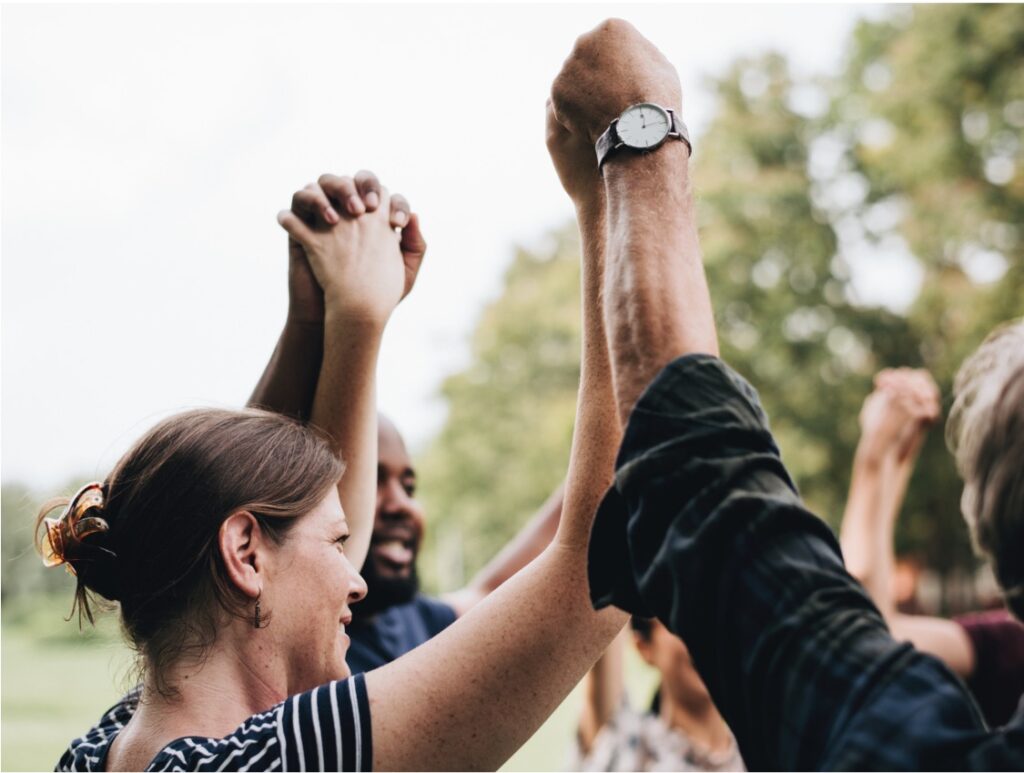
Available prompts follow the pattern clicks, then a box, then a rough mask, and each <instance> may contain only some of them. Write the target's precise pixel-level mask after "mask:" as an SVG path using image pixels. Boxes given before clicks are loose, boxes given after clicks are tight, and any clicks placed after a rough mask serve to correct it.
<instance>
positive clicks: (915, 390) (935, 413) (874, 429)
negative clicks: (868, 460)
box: [860, 368, 941, 461]
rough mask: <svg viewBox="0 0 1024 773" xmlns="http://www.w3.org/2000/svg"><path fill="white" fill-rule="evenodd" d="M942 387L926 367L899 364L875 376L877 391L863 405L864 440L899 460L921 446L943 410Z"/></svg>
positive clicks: (878, 450)
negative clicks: (939, 386) (921, 368)
mask: <svg viewBox="0 0 1024 773" xmlns="http://www.w3.org/2000/svg"><path fill="white" fill-rule="evenodd" d="M940 399H941V398H940V394H939V388H938V386H937V385H936V384H935V380H934V379H933V378H932V377H931V374H929V373H928V372H927V371H924V370H911V369H910V368H899V369H895V370H883V371H882V372H881V373H879V374H878V375H876V376H875V391H874V392H872V393H871V394H870V395H868V398H867V399H866V400H865V401H864V407H863V409H861V414H860V425H861V431H862V433H863V438H864V441H865V442H866V444H867V446H868V447H869V448H870V449H871V450H872V452H873V453H876V454H879V455H881V454H886V453H890V452H893V453H895V454H896V457H897V459H899V460H900V461H902V460H904V459H907V458H908V457H910V456H912V455H913V454H914V453H916V451H917V450H918V449H919V448H920V445H921V441H922V440H923V439H924V434H925V431H926V430H927V428H928V427H929V426H931V425H932V424H933V423H934V422H935V421H936V420H937V419H938V418H939V415H940V413H941V406H940Z"/></svg>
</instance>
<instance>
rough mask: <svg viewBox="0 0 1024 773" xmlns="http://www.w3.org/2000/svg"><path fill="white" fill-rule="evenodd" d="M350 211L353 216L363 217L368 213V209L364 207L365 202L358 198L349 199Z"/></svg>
mask: <svg viewBox="0 0 1024 773" xmlns="http://www.w3.org/2000/svg"><path fill="white" fill-rule="evenodd" d="M348 211H349V212H351V213H352V214H353V215H361V214H363V212H365V211H366V207H364V206H363V200H362V199H361V198H359V197H358V196H355V195H353V196H349V197H348Z"/></svg>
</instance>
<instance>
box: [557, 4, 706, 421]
mask: <svg viewBox="0 0 1024 773" xmlns="http://www.w3.org/2000/svg"><path fill="white" fill-rule="evenodd" d="M552 94H553V100H554V108H555V114H556V116H557V118H558V120H559V122H560V123H561V124H562V125H563V126H565V127H566V128H568V129H569V130H570V131H572V132H573V133H574V134H576V135H578V136H580V137H584V138H586V140H587V141H588V142H589V143H591V144H593V143H594V142H595V141H596V140H597V139H598V137H599V136H600V135H601V134H602V133H603V132H604V131H605V130H606V129H607V128H608V126H609V124H610V123H611V121H612V120H614V119H615V118H617V117H618V116H619V115H620V114H621V113H622V112H623V111H624V110H625V109H626V108H627V107H630V106H631V105H633V104H637V103H641V102H654V103H657V104H659V105H661V106H662V107H665V108H669V109H672V110H675V111H676V113H677V114H679V113H680V111H681V107H682V91H681V89H680V86H679V76H678V75H677V74H676V71H675V68H674V67H673V66H672V65H671V64H670V63H669V62H668V60H666V59H665V57H664V56H663V55H662V54H661V52H660V51H658V49H657V48H655V47H654V46H653V45H652V44H651V43H650V42H648V41H647V40H646V39H645V38H644V37H643V36H641V35H640V34H639V33H638V32H637V31H636V30H635V29H634V28H633V27H632V25H630V24H629V23H627V22H624V21H621V20H615V19H613V20H609V21H606V22H604V23H603V24H601V25H600V26H598V27H597V28H596V29H595V30H594V31H593V32H591V33H589V34H588V35H584V36H583V37H581V38H580V39H579V41H578V42H577V45H576V50H575V51H574V52H573V56H572V57H570V59H569V61H568V62H566V65H565V67H564V68H563V70H562V73H561V74H560V75H559V77H558V80H557V81H556V82H555V85H554V88H553V91H552ZM604 183H605V195H606V197H607V212H608V223H607V234H608V235H607V245H608V246H607V251H608V254H607V261H606V265H605V278H604V286H605V306H604V314H605V324H606V329H607V335H608V341H609V349H610V354H611V362H612V365H613V368H614V373H615V376H614V380H615V396H616V400H617V402H618V406H619V414H620V417H621V418H622V420H623V421H625V419H626V418H627V417H628V415H629V411H630V409H631V408H632V406H633V404H634V403H635V402H636V400H637V398H638V397H639V396H640V393H641V392H642V391H643V389H644V388H645V387H646V386H647V384H648V383H649V382H650V381H651V379H653V378H654V376H655V375H656V374H657V373H658V372H659V371H660V370H661V368H662V367H664V366H665V365H666V364H667V363H669V362H670V361H672V360H673V359H675V358H676V357H678V356H679V355H682V354H687V353H690V352H705V353H710V354H717V353H718V340H717V338H716V335H715V325H714V319H713V317H712V312H711V300H710V297H709V295H708V289H707V282H706V280H705V278H704V267H703V264H702V262H701V254H700V245H699V243H698V240H697V222H696V216H695V212H694V207H693V196H692V194H691V191H690V177H689V150H688V147H687V145H686V144H684V143H683V142H679V141H672V140H669V141H666V143H665V144H664V145H662V146H661V147H660V148H658V149H657V150H656V151H654V152H652V153H648V154H641V153H637V152H629V151H624V152H619V153H613V154H611V155H610V156H609V157H608V160H607V161H606V162H605V165H604ZM667 266H671V270H669V269H667V268H666V267H667Z"/></svg>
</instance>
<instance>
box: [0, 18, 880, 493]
mask: <svg viewBox="0 0 1024 773" xmlns="http://www.w3.org/2000/svg"><path fill="white" fill-rule="evenodd" d="M864 13H878V11H877V9H875V10H873V11H871V10H866V9H865V7H864V6H859V7H858V6H843V5H824V6H807V5H803V6H793V5H790V6H771V5H756V6H738V5H717V6H699V5H688V6H668V5H658V6H636V5H633V6H622V5H608V6H598V5H561V6H539V5H531V6H504V5H474V6H439V5H414V6H399V5H380V4H378V5H374V6H363V5H343V6H326V5H315V6H303V7H298V8H296V7H292V6H266V5H261V6H244V5H230V6H218V7H206V6H201V5H178V6H152V5H142V6H123V5H117V6H109V5H108V6H87V5H76V6H70V7H68V6H64V7H57V6H43V7H39V6H10V5H8V6H5V7H4V8H3V18H2V31H0V36H2V40H0V43H2V162H3V173H2V244H0V249H2V260H3V265H2V271H3V273H2V300H3V310H2V317H3V320H2V321H3V325H2V326H3V332H2V337H3V360H2V368H3V371H2V373H3V376H2V391H3V398H2V409H3V425H2V426H3V430H2V440H3V448H2V451H3V466H2V476H3V480H4V481H12V480H24V481H27V482H30V483H32V484H34V485H37V486H53V485H57V484H60V483H62V482H64V480H65V479H66V478H68V477H69V476H71V475H77V474H83V475H93V476H97V477H102V476H103V475H105V474H106V472H107V471H108V469H109V467H110V465H111V464H112V463H113V462H114V461H115V460H116V458H117V457H118V456H119V455H120V454H121V453H122V452H123V451H124V450H125V449H126V447H127V446H128V444H130V443H131V442H132V441H133V440H134V439H135V438H137V437H138V435H139V434H140V433H141V432H143V431H144V430H145V429H146V428H148V427H149V426H150V425H152V424H153V423H154V422H155V421H156V420H158V419H159V418H161V417H163V416H165V415H167V414H169V413H171V412H174V411H178V410H181V409H183V408H187V407H193V406H197V405H217V406H240V405H242V404H243V403H244V402H245V400H246V398H247V397H248V395H249V392H250V391H251V389H252V387H253V385H254V383H255V381H256V379H257V378H258V376H259V374H260V372H261V370H262V368H263V366H264V364H265V361H266V358H267V356H268V355H269V353H270V351H271V349H272V348H273V345H274V342H275V339H276V337H277V335H278V332H279V330H280V327H281V324H282V322H283V320H284V315H285V309H286V285H285V267H286V252H285V236H284V234H283V232H281V231H280V230H279V228H278V226H277V224H276V222H275V219H274V216H275V213H276V212H277V211H278V210H279V209H280V208H282V207H284V206H287V204H288V203H289V200H290V197H291V194H292V192H293V191H294V190H295V189H297V188H299V187H301V186H302V185H304V184H305V183H307V182H309V181H311V180H314V179H316V177H317V176H318V175H319V174H320V173H321V172H325V171H331V172H337V173H352V172H355V171H356V170H357V169H360V168H364V167H365V168H369V169H372V170H374V171H376V172H377V173H378V174H379V175H380V177H381V179H382V180H383V181H384V182H385V184H387V185H388V186H389V187H391V188H392V190H396V191H401V192H403V193H405V194H406V195H407V196H408V197H409V199H410V200H411V202H412V204H413V207H414V209H416V210H418V211H419V212H420V213H421V217H422V221H423V228H424V232H425V234H426V237H427V240H428V242H429V244H430V249H429V252H428V256H427V261H426V263H425V264H424V268H423V271H422V273H421V275H420V281H419V283H418V285H417V288H416V290H415V292H414V293H413V295H412V296H410V298H409V299H407V300H406V301H405V302H404V303H403V304H402V306H401V307H400V308H399V310H398V311H397V312H396V314H395V316H394V317H393V321H392V323H391V325H390V327H389V329H388V333H387V336H386V338H385V344H384V351H383V353H382V359H381V364H380V373H379V376H380V404H381V407H382V408H383V409H384V410H385V411H387V412H389V413H390V414H391V415H392V416H393V417H394V418H395V419H396V421H397V422H398V424H399V426H400V427H401V428H402V429H403V430H404V432H405V433H406V435H407V437H408V439H409V440H410V442H411V445H412V446H413V447H414V448H419V447H422V446H423V444H424V443H425V442H427V441H428V440H429V438H430V436H431V434H432V433H433V432H435V431H436V429H437V428H438V427H439V425H440V423H441V422H442V421H443V418H444V409H443V405H442V404H441V403H440V402H439V401H438V399H437V388H438V385H439V383H440V381H441V379H442V378H443V377H444V376H445V375H446V374H448V373H450V372H451V371H452V370H454V369H456V368H458V367H459V366H460V365H461V364H463V363H465V361H466V356H467V343H468V338H469V334H470V332H471V330H472V326H473V323H474V321H475V319H476V317H477V315H478V313H479V311H480V310H481V308H482V306H483V305H484V304H485V303H486V302H487V301H488V300H490V299H491V298H493V297H494V296H495V294H496V293H497V292H498V290H499V288H500V282H501V277H502V274H503V271H504V269H505V267H506V266H507V265H508V262H509V260H510V259H511V257H512V254H513V249H514V245H516V244H526V245H531V244H536V243H538V241H539V240H540V239H541V238H542V237H543V234H544V233H545V232H546V231H548V230H549V229H551V228H553V227H556V226H559V225H562V224H563V223H565V222H566V221H567V220H568V219H569V218H570V217H571V209H570V206H569V203H568V200H567V199H566V198H565V196H564V194H563V193H562V191H561V188H560V187H559V185H558V182H557V179H556V177H555V174H554V172H553V171H552V169H551V166H550V162H549V160H548V158H547V153H546V150H545V148H544V141H543V108H544V99H545V97H546V95H547V92H548V89H549V86H550V83H551V80H552V78H553V77H554V75H555V74H556V73H557V71H558V69H559V66H560V65H561V62H562V60H563V59H564V58H565V56H566V55H567V54H568V52H569V50H570V48H571V46H572V42H573V40H574V38H575V37H576V36H577V35H578V34H580V33H581V32H584V31H585V30H587V29H589V28H590V27H592V26H593V25H595V24H596V23H597V22H599V21H600V20H601V19H602V18H604V17H607V16H610V15H617V16H622V17H624V18H627V19H629V20H630V21H632V22H633V23H634V24H636V26H637V27H639V29H640V31H641V32H643V33H644V34H645V35H647V36H648V37H649V38H651V39H652V40H653V41H654V42H655V43H656V44H657V45H658V46H659V47H660V48H661V50H662V51H663V52H665V54H666V55H667V56H668V57H669V59H670V60H671V61H672V62H673V63H674V64H675V65H676V66H677V68H678V69H679V72H680V75H681V77H682V81H683V89H684V115H685V118H686V120H687V122H688V123H689V125H690V127H691V130H692V131H693V133H694V134H695V135H696V136H697V142H698V145H697V147H698V148H699V136H700V132H701V130H702V128H703V127H704V126H705V125H706V124H707V122H708V120H709V119H710V111H711V109H712V104H711V102H710V99H709V96H708V92H707V89H706V87H705V85H704V80H703V79H704V78H705V76H707V75H709V74H714V73H717V72H721V71H722V70H723V69H724V67H725V66H726V65H727V64H728V63H729V62H730V61H732V60H733V59H735V58H736V57H738V56H743V55H753V54H756V53H759V52H762V51H764V50H766V49H769V48H774V49H777V50H781V51H784V52H785V53H786V54H787V55H789V57H790V58H791V59H792V61H793V62H794V64H795V65H796V67H797V70H798V72H802V73H812V72H818V73H826V72H829V71H832V70H834V69H835V67H836V66H837V65H838V63H839V62H840V59H841V55H842V51H843V48H844V45H845V41H846V39H847V36H848V34H849V32H850V30H851V29H852V26H853V24H854V23H855V21H856V19H857V17H858V16H860V15H863V14H864ZM698 152H699V151H698Z"/></svg>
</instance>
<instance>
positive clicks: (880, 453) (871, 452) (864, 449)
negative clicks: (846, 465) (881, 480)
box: [853, 439, 890, 474]
mask: <svg viewBox="0 0 1024 773" xmlns="http://www.w3.org/2000/svg"><path fill="white" fill-rule="evenodd" d="M889 455H890V454H888V453H887V451H886V449H885V447H884V446H883V445H881V444H879V443H878V442H874V441H872V440H871V439H866V440H864V439H862V440H861V442H860V443H859V444H858V445H857V450H856V452H855V453H854V456H853V464H854V467H855V468H856V469H858V470H860V471H861V472H866V473H871V474H876V473H879V472H881V471H882V467H884V466H885V463H886V457H887V456H889Z"/></svg>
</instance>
